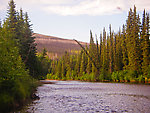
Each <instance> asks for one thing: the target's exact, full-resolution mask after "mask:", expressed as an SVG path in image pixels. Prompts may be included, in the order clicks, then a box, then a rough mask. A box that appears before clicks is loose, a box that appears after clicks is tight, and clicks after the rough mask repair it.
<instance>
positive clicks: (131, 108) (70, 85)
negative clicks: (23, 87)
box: [21, 81, 150, 113]
mask: <svg viewBox="0 0 150 113" xmlns="http://www.w3.org/2000/svg"><path fill="white" fill-rule="evenodd" d="M53 82H56V83H55V84H43V85H42V86H39V87H38V89H37V93H36V95H38V96H39V97H40V99H39V100H35V101H33V102H32V103H31V104H29V105H27V106H26V107H25V108H24V109H23V110H22V111H21V112H29V113H96V112H97V113H150V86H149V85H139V84H124V83H91V82H80V81H53Z"/></svg>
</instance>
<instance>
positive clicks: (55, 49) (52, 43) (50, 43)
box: [33, 33, 89, 58]
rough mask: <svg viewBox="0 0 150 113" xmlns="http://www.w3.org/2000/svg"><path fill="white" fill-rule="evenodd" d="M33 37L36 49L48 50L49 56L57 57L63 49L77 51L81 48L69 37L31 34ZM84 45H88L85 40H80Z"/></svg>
mask: <svg viewBox="0 0 150 113" xmlns="http://www.w3.org/2000/svg"><path fill="white" fill-rule="evenodd" d="M33 36H34V37H36V38H35V43H37V50H38V52H41V51H42V50H43V49H44V48H45V49H46V50H47V51H48V55H49V56H50V57H51V58H57V57H59V56H62V55H63V54H64V53H65V51H68V52H71V51H79V50H81V48H80V46H79V45H78V44H77V43H76V42H75V41H74V40H70V39H63V38H58V37H54V36H47V35H42V34H37V33H34V34H33ZM80 43H81V44H82V45H83V46H84V47H85V46H86V45H89V44H88V43H85V42H80Z"/></svg>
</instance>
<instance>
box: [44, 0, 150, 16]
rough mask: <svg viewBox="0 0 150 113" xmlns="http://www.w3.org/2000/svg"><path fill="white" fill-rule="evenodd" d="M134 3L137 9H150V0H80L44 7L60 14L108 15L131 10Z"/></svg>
mask: <svg viewBox="0 0 150 113" xmlns="http://www.w3.org/2000/svg"><path fill="white" fill-rule="evenodd" d="M134 5H136V6H137V9H139V10H143V9H144V8H145V9H147V10H150V7H149V6H150V1H149V0H84V1H83V0H80V2H79V3H78V4H75V5H73V6H70V5H69V4H68V5H60V4H56V5H49V6H46V7H44V8H43V9H44V11H46V12H48V13H54V14H58V15H64V16H66V15H83V14H86V15H93V16H95V15H108V14H116V13H120V12H122V11H127V10H129V8H130V7H133V6H134Z"/></svg>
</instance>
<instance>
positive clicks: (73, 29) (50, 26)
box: [0, 0, 150, 42]
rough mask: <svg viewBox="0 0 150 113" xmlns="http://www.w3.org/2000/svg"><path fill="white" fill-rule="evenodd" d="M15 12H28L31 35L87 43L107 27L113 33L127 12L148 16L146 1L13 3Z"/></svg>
mask: <svg viewBox="0 0 150 113" xmlns="http://www.w3.org/2000/svg"><path fill="white" fill-rule="evenodd" d="M14 1H15V4H16V10H19V9H20V8H22V9H23V11H24V12H28V15H29V18H30V21H31V24H33V26H32V28H33V31H34V32H35V33H40V34H44V35H50V36H56V37H60V38H65V39H77V40H79V41H83V42H89V40H90V38H89V37H90V30H91V31H92V33H93V35H94V37H95V35H97V36H98V37H99V34H100V33H101V32H102V30H103V28H104V27H106V30H107V31H108V28H109V24H111V26H112V29H113V30H114V31H115V32H117V31H118V30H119V27H122V25H123V24H125V22H126V19H127V16H128V11H129V9H130V8H133V7H134V5H136V7H137V11H138V13H140V15H141V16H142V12H143V10H144V9H146V11H147V12H149V13H150V0H14ZM8 2H9V0H0V20H1V21H3V20H4V19H5V18H6V15H7V9H8Z"/></svg>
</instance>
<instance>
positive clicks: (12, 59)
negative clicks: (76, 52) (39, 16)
mask: <svg viewBox="0 0 150 113" xmlns="http://www.w3.org/2000/svg"><path fill="white" fill-rule="evenodd" d="M15 7H16V5H15V3H14V0H10V2H9V5H8V10H7V17H6V18H5V20H4V21H2V22H0V112H3V113H4V112H9V111H11V110H13V109H15V108H17V107H20V106H21V105H22V104H23V103H24V102H25V101H26V100H27V99H29V98H30V97H31V94H32V92H33V90H34V89H35V87H36V84H35V83H36V80H35V79H39V78H41V76H43V75H44V74H45V73H46V71H47V70H46V69H45V67H44V66H42V65H43V63H44V62H45V60H44V58H43V56H42V55H37V50H36V44H35V42H34V41H35V40H34V38H35V37H32V33H33V31H32V28H31V27H32V25H31V24H30V20H29V16H28V13H24V12H23V10H22V9H20V10H19V11H16V9H15ZM47 64H48V63H47ZM47 67H48V66H47Z"/></svg>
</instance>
